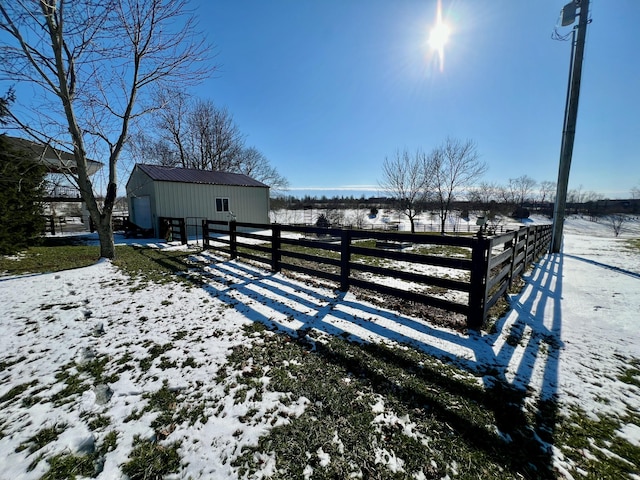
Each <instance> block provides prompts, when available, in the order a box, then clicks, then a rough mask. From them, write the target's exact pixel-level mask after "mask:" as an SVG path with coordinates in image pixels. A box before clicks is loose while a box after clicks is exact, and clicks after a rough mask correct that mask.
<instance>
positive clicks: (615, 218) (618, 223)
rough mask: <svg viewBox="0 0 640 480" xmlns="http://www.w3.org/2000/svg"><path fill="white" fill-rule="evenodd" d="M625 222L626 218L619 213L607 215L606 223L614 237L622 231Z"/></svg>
mask: <svg viewBox="0 0 640 480" xmlns="http://www.w3.org/2000/svg"><path fill="white" fill-rule="evenodd" d="M626 220H627V217H625V216H624V215H622V214H620V213H617V214H614V215H609V216H608V217H607V222H608V223H609V226H610V227H611V230H612V231H613V234H614V235H615V236H616V237H617V236H618V235H620V232H621V231H622V225H623V224H624V222H625V221H626Z"/></svg>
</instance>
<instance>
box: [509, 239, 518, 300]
mask: <svg viewBox="0 0 640 480" xmlns="http://www.w3.org/2000/svg"><path fill="white" fill-rule="evenodd" d="M517 247H518V232H515V233H514V235H513V238H512V239H511V260H509V289H511V287H513V271H514V270H515V268H516V255H517V254H518V248H517Z"/></svg>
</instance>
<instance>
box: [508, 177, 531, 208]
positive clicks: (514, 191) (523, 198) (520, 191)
mask: <svg viewBox="0 0 640 480" xmlns="http://www.w3.org/2000/svg"><path fill="white" fill-rule="evenodd" d="M537 184H538V182H536V181H535V180H534V179H533V178H531V177H529V176H528V175H521V176H519V177H518V178H510V179H509V186H508V188H509V191H510V192H511V198H512V199H513V202H514V203H515V204H516V205H517V206H518V207H520V208H523V206H524V204H525V203H526V202H528V201H530V200H531V195H532V194H533V190H534V189H535V188H536V185H537Z"/></svg>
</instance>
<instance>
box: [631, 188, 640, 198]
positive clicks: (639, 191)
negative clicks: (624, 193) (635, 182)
mask: <svg viewBox="0 0 640 480" xmlns="http://www.w3.org/2000/svg"><path fill="white" fill-rule="evenodd" d="M631 198H633V199H634V200H637V199H639V198H640V187H633V188H632V189H631Z"/></svg>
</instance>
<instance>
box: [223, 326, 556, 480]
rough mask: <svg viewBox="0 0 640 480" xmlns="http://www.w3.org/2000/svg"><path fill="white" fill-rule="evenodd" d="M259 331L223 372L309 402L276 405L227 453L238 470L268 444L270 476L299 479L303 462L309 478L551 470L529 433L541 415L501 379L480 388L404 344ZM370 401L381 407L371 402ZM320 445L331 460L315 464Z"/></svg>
mask: <svg viewBox="0 0 640 480" xmlns="http://www.w3.org/2000/svg"><path fill="white" fill-rule="evenodd" d="M256 330H257V331H259V327H254V328H253V329H252V331H256ZM261 340H262V341H261V342H260V343H256V344H254V345H250V346H248V345H243V346H239V347H237V348H236V349H234V350H233V352H232V354H231V355H230V357H229V364H228V366H227V374H230V373H232V372H238V371H245V372H246V374H241V375H235V376H233V380H232V381H233V382H236V383H237V384H238V386H237V387H233V386H232V387H231V388H232V389H235V390H234V393H235V392H241V391H243V390H246V389H250V388H256V389H257V388H260V387H259V385H262V388H263V389H264V388H269V389H272V390H274V391H278V392H289V394H288V395H287V396H286V397H285V399H284V401H285V402H286V401H287V400H286V398H289V399H291V400H296V399H298V398H300V397H305V398H307V399H309V403H308V405H307V407H306V409H305V411H304V413H303V414H302V415H301V416H299V417H297V418H296V417H287V414H286V413H283V412H281V413H280V414H278V415H280V416H281V415H284V416H285V418H286V422H285V424H284V425H280V426H277V427H275V428H273V429H272V430H271V431H270V432H269V433H268V434H267V435H265V436H264V437H262V438H260V440H259V442H258V445H257V446H251V447H246V448H245V449H244V450H243V452H242V454H241V455H240V456H239V457H238V458H237V459H236V460H235V461H234V465H235V466H236V467H237V468H239V470H240V472H239V473H240V475H241V476H242V475H247V476H248V477H251V476H252V475H254V474H256V472H258V471H259V470H260V468H261V465H260V462H259V457H258V456H257V455H255V454H256V453H271V452H273V454H275V457H276V458H277V462H278V464H277V469H278V475H277V478H302V477H303V470H304V468H305V467H306V466H307V465H310V466H311V467H312V468H313V469H314V473H313V478H322V479H330V478H349V476H350V475H360V476H362V477H363V478H380V479H391V478H412V475H417V476H423V477H422V478H443V477H445V476H447V475H449V476H451V477H453V476H454V475H456V472H457V471H458V468H459V470H460V472H462V471H464V475H463V476H462V478H521V477H525V478H549V477H552V476H553V475H552V473H551V461H552V460H551V457H550V455H549V452H548V451H547V450H546V449H545V448H544V447H543V445H542V444H541V443H540V442H539V441H538V440H537V439H536V435H538V436H542V435H544V432H545V431H546V430H547V429H548V426H547V423H545V421H544V419H540V418H536V417H535V416H532V415H527V414H526V411H525V407H524V397H525V394H524V392H521V391H518V390H515V389H512V388H510V387H508V386H507V385H504V384H502V383H500V382H496V383H495V385H494V387H492V388H490V389H484V388H483V387H481V386H480V385H479V384H478V382H477V380H476V379H475V378H474V377H472V376H471V375H470V374H468V373H465V372H463V371H461V370H458V369H456V368H454V367H452V366H449V365H447V364H444V363H442V362H440V361H438V360H436V359H434V358H432V357H429V356H428V355H425V354H422V353H420V352H418V351H416V350H414V349H411V348H401V347H397V348H391V347H385V346H381V345H358V344H353V343H349V342H347V341H345V340H343V339H340V338H329V339H326V340H324V341H322V342H315V343H314V344H311V343H310V341H309V338H308V337H306V336H305V335H301V336H300V337H299V338H294V339H293V340H292V339H291V338H288V337H286V336H285V335H263V336H262V338H261ZM249 365H253V366H254V367H253V368H252V369H249V368H248V366H249ZM256 366H257V367H256ZM264 367H268V368H269V370H268V375H269V377H270V382H268V384H266V386H265V384H264V383H257V382H255V380H256V379H259V378H260V376H262V375H264V370H263V368H264ZM376 404H379V405H381V406H383V408H384V411H381V410H375V411H374V410H373V405H376ZM381 408H382V407H381ZM548 410H549V412H552V411H553V408H552V407H551V406H549V407H548ZM549 412H547V415H546V416H547V417H551V418H553V416H551V415H549ZM245 417H248V416H245ZM243 420H244V421H247V422H250V421H251V418H243ZM273 420H274V422H275V421H277V418H274V419H273ZM497 432H501V434H498V433H497ZM534 432H535V433H534ZM507 435H508V436H509V437H510V438H511V442H508V441H505V438H506V436H507ZM319 449H322V451H323V452H325V453H328V454H329V455H330V457H331V461H330V463H329V464H327V465H324V466H322V465H320V459H319V457H318V455H317V454H316V452H318V451H319ZM385 456H386V457H387V459H390V458H392V457H395V458H398V459H400V461H401V462H403V463H402V468H403V472H402V473H394V472H392V471H391V470H390V469H389V468H388V467H387V466H386V465H385V464H384V461H383V460H382V459H383V458H384V457H385ZM456 465H457V466H458V467H456Z"/></svg>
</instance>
